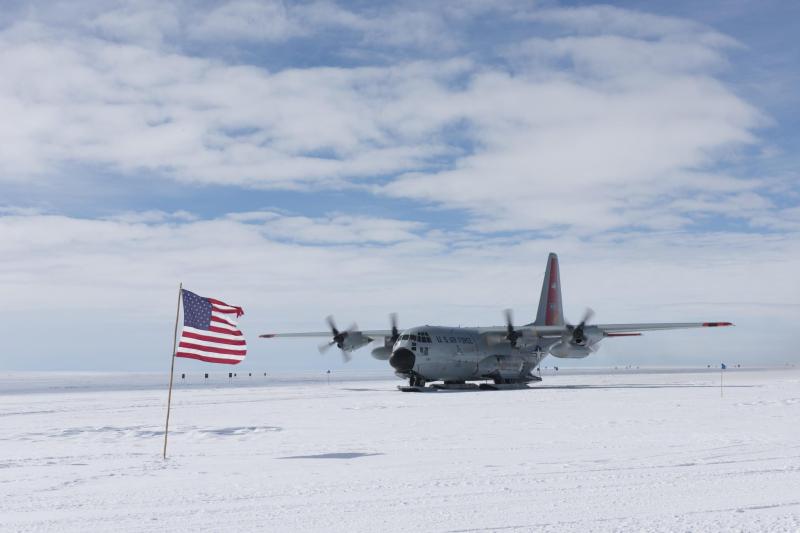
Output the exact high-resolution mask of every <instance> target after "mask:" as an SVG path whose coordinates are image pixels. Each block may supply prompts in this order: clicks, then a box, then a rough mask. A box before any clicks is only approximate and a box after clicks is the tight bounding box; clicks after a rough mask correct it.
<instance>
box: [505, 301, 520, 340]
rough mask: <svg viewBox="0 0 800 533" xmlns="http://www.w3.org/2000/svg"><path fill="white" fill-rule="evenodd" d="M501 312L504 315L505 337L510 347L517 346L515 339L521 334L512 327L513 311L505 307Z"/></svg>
mask: <svg viewBox="0 0 800 533" xmlns="http://www.w3.org/2000/svg"><path fill="white" fill-rule="evenodd" d="M503 314H504V315H505V317H506V331H507V332H508V333H506V339H507V340H508V342H509V343H510V344H511V347H512V348H516V347H517V339H519V338H520V337H521V336H522V333H520V332H519V331H517V330H515V329H514V313H513V312H512V311H511V309H506V310H505V311H504V312H503Z"/></svg>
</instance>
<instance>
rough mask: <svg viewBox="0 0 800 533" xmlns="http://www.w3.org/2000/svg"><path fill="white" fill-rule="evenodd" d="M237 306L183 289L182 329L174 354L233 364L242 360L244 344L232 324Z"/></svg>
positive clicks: (210, 361)
mask: <svg viewBox="0 0 800 533" xmlns="http://www.w3.org/2000/svg"><path fill="white" fill-rule="evenodd" d="M243 314H244V311H242V308H241V307H236V306H234V305H228V304H226V303H225V302H221V301H219V300H215V299H214V298H203V297H202V296H198V295H196V294H195V293H193V292H190V291H187V290H186V289H183V330H182V331H181V339H180V343H179V344H178V350H177V351H176V352H175V357H188V358H189V359H199V360H201V361H208V362H209V363H224V364H229V365H235V364H238V363H241V362H242V361H243V360H244V356H245V354H247V344H246V343H245V340H244V335H242V332H241V331H239V328H238V327H237V326H236V319H237V318H238V317H240V316H242V315H243Z"/></svg>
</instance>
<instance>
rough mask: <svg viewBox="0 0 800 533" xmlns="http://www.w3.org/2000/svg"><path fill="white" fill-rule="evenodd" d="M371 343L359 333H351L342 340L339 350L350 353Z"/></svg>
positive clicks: (370, 340)
mask: <svg viewBox="0 0 800 533" xmlns="http://www.w3.org/2000/svg"><path fill="white" fill-rule="evenodd" d="M371 342H372V339H371V338H369V337H367V336H366V335H364V334H362V333H361V332H360V331H351V332H349V333H348V334H347V336H346V337H345V338H344V340H343V341H342V344H341V346H339V348H341V349H342V350H344V351H345V352H352V351H353V350H358V349H359V348H361V347H362V346H366V345H367V344H369V343H371Z"/></svg>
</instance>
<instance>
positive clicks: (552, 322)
mask: <svg viewBox="0 0 800 533" xmlns="http://www.w3.org/2000/svg"><path fill="white" fill-rule="evenodd" d="M548 281H549V283H550V286H549V287H548V288H547V308H546V309H547V314H545V319H544V324H545V325H546V326H556V325H558V307H559V306H560V304H561V302H559V301H558V259H556V258H555V257H553V258H551V259H550V279H549V280H548Z"/></svg>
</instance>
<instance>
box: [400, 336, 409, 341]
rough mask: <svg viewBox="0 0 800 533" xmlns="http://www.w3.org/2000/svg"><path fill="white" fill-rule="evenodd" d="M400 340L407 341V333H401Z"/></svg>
mask: <svg viewBox="0 0 800 533" xmlns="http://www.w3.org/2000/svg"><path fill="white" fill-rule="evenodd" d="M400 340H401V341H407V340H408V335H401V336H400Z"/></svg>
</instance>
